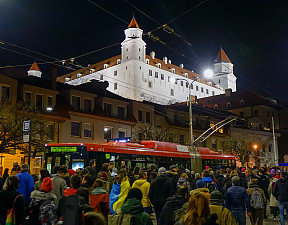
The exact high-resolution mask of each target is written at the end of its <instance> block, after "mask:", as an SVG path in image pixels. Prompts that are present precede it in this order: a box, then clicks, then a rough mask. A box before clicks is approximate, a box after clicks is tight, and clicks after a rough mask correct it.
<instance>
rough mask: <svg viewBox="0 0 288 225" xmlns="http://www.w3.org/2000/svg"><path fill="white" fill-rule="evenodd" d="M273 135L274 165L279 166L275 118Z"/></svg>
mask: <svg viewBox="0 0 288 225" xmlns="http://www.w3.org/2000/svg"><path fill="white" fill-rule="evenodd" d="M272 135H273V151H274V165H275V166H278V165H277V164H278V154H277V153H278V152H277V151H276V137H275V124H274V117H273V116H272Z"/></svg>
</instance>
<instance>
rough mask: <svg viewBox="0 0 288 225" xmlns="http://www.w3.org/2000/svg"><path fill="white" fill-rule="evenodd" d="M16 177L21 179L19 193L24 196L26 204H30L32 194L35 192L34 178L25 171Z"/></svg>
mask: <svg viewBox="0 0 288 225" xmlns="http://www.w3.org/2000/svg"><path fill="white" fill-rule="evenodd" d="M16 176H17V177H18V178H19V188H18V190H17V191H18V192H19V193H20V194H22V195H23V198H24V201H25V203H29V202H30V195H31V192H32V191H33V190H34V180H33V177H32V176H31V175H30V174H29V173H27V172H24V171H22V172H21V173H19V174H17V175H16Z"/></svg>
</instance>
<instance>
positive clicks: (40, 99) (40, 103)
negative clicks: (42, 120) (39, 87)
mask: <svg viewBox="0 0 288 225" xmlns="http://www.w3.org/2000/svg"><path fill="white" fill-rule="evenodd" d="M35 108H36V109H39V110H42V108H43V95H39V94H36V102H35Z"/></svg>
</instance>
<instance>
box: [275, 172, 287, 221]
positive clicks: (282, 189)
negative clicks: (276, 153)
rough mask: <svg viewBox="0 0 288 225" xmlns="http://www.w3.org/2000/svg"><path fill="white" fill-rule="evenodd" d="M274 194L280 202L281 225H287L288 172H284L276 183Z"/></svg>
mask: <svg viewBox="0 0 288 225" xmlns="http://www.w3.org/2000/svg"><path fill="white" fill-rule="evenodd" d="M273 194H274V195H275V196H276V198H277V200H278V205H279V212H280V223H281V225H285V218H284V210H285V209H286V213H288V175H287V173H286V172H282V173H281V178H280V179H279V180H278V181H276V184H275V186H274V188H273ZM287 220H288V218H287Z"/></svg>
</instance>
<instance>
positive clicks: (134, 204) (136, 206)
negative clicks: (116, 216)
mask: <svg viewBox="0 0 288 225" xmlns="http://www.w3.org/2000/svg"><path fill="white" fill-rule="evenodd" d="M121 210H122V211H123V212H124V213H126V214H132V215H135V214H138V213H141V212H144V208H143V206H142V203H141V201H140V200H138V199H136V198H130V199H128V200H127V201H126V202H125V203H124V204H123V206H122V207H121Z"/></svg>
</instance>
